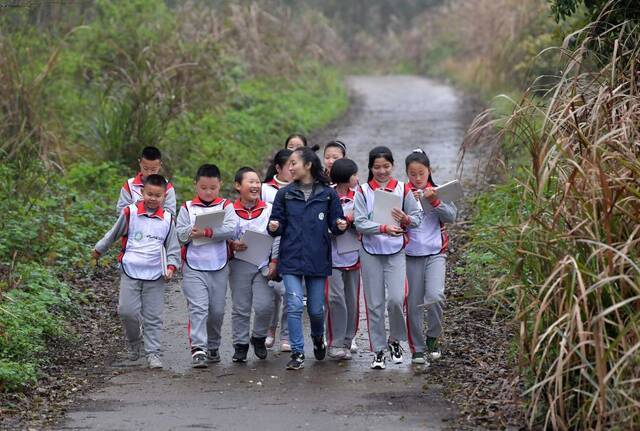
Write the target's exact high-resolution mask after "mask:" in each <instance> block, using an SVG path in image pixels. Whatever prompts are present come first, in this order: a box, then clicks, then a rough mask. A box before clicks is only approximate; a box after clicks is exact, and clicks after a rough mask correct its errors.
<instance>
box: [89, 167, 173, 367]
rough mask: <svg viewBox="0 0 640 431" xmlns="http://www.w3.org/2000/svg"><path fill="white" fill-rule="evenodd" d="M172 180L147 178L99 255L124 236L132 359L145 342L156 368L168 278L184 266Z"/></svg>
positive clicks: (123, 285)
mask: <svg viewBox="0 0 640 431" xmlns="http://www.w3.org/2000/svg"><path fill="white" fill-rule="evenodd" d="M166 191H167V181H166V180H165V178H164V177H163V176H161V175H156V174H152V175H149V176H147V177H146V179H145V184H144V187H143V188H142V190H141V192H142V200H140V201H138V202H137V203H132V204H130V205H129V206H127V207H125V208H124V209H123V210H122V213H121V214H120V216H119V217H118V220H117V221H116V223H115V225H113V227H112V228H111V230H109V232H107V233H106V234H105V236H104V237H103V238H102V239H101V240H100V241H99V242H98V243H97V244H96V246H95V248H94V250H93V252H92V256H93V258H94V259H96V260H97V259H98V258H99V257H100V256H101V255H102V254H104V253H105V252H106V251H107V250H108V249H109V247H110V246H111V245H112V244H113V243H114V242H115V241H117V240H118V239H119V238H123V241H122V251H121V252H120V256H119V257H118V261H119V262H120V269H121V273H120V294H119V300H118V314H119V315H120V319H121V320H122V323H123V324H124V334H125V337H126V339H127V344H128V347H129V359H130V360H132V361H136V360H138V358H139V357H140V354H141V349H142V346H143V345H144V351H145V354H146V357H147V361H148V363H149V367H150V368H162V362H161V361H160V341H161V339H162V316H163V313H164V291H165V285H166V284H165V283H166V281H169V280H171V278H172V276H173V273H174V272H175V271H176V269H177V267H178V266H179V265H180V246H179V244H178V238H177V236H176V230H175V226H174V222H173V215H172V214H171V213H170V212H168V211H165V210H164V209H163V207H162V204H163V202H164V199H165V194H166Z"/></svg>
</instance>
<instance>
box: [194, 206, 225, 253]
mask: <svg viewBox="0 0 640 431" xmlns="http://www.w3.org/2000/svg"><path fill="white" fill-rule="evenodd" d="M224 215H225V211H224V210H215V211H211V212H206V213H202V214H198V215H196V221H195V223H194V224H193V226H194V227H196V228H198V229H207V228H209V229H212V230H215V229H217V228H219V227H221V226H222V223H224ZM212 241H213V239H211V238H193V239H192V241H191V242H192V244H193V245H203V244H208V243H210V242H212Z"/></svg>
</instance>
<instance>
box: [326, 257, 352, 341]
mask: <svg viewBox="0 0 640 431" xmlns="http://www.w3.org/2000/svg"><path fill="white" fill-rule="evenodd" d="M327 283H328V285H327V289H326V292H325V303H326V313H327V316H326V317H327V318H326V324H327V331H326V334H327V342H328V344H329V346H331V347H351V340H353V337H355V335H356V331H357V329H358V320H359V315H358V311H359V310H358V306H359V303H358V293H359V292H360V271H359V270H357V269H356V270H352V271H345V270H342V269H336V268H333V270H332V272H331V276H330V277H329V278H328V279H327Z"/></svg>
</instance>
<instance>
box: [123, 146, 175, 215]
mask: <svg viewBox="0 0 640 431" xmlns="http://www.w3.org/2000/svg"><path fill="white" fill-rule="evenodd" d="M138 163H139V164H140V172H138V174H137V175H136V176H135V177H133V178H129V179H128V180H127V181H125V183H124V184H123V185H122V188H121V189H120V197H119V198H118V204H117V210H118V214H120V213H121V212H122V210H123V209H124V208H126V207H128V206H129V205H131V204H134V203H136V202H138V201H139V200H141V199H142V187H143V185H144V181H145V179H146V178H147V176H149V175H154V174H157V173H159V172H160V168H162V153H160V150H159V149H157V148H156V147H145V148H144V149H143V150H142V154H141V155H140V158H139V159H138ZM162 206H163V208H164V209H165V210H166V211H169V212H170V213H171V214H173V215H174V216H175V215H176V191H175V189H174V188H173V185H172V184H171V183H170V182H167V190H166V193H165V197H164V203H163V204H162Z"/></svg>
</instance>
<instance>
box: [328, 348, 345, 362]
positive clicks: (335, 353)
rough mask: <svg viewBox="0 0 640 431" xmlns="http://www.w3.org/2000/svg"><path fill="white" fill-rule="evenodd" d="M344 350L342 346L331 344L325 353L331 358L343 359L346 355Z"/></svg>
mask: <svg viewBox="0 0 640 431" xmlns="http://www.w3.org/2000/svg"><path fill="white" fill-rule="evenodd" d="M344 350H345V349H343V348H342V347H333V346H331V347H329V350H328V352H327V355H329V357H330V358H333V359H344V357H345V356H346V352H345V351H344Z"/></svg>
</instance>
